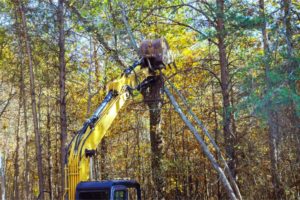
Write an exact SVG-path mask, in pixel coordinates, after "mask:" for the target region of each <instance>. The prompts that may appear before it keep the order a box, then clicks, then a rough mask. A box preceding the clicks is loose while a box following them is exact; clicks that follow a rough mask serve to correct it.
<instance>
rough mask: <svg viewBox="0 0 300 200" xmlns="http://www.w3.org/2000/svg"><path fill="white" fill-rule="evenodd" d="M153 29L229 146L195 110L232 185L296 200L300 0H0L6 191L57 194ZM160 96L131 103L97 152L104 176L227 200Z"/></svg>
mask: <svg viewBox="0 0 300 200" xmlns="http://www.w3.org/2000/svg"><path fill="white" fill-rule="evenodd" d="M158 38H165V39H166V41H167V42H168V44H169V46H170V51H171V52H172V56H173V58H174V60H175V64H173V65H172V67H167V68H166V69H164V70H162V72H161V73H163V76H164V77H165V78H164V81H165V82H164V81H162V83H161V84H162V85H168V87H169V91H171V92H172V93H173V94H176V95H174V96H175V98H176V99H180V97H183V98H184V100H185V101H184V102H180V101H178V102H179V106H184V104H186V105H188V107H187V108H185V109H183V110H184V111H185V112H190V111H191V112H193V113H194V114H195V116H197V117H198V118H199V119H200V120H201V123H202V124H203V125H204V126H205V127H206V129H207V130H206V131H207V132H209V133H210V135H211V136H212V138H213V139H214V141H215V143H216V144H217V146H218V147H219V148H220V151H221V154H219V153H218V150H217V149H216V148H215V146H214V145H213V144H211V143H210V142H209V138H208V137H207V136H205V131H204V132H203V128H202V127H201V126H199V123H198V124H197V120H196V121H195V120H194V118H192V117H189V118H187V120H190V121H191V122H192V124H194V126H195V127H196V129H197V130H198V131H199V133H200V135H201V137H203V138H204V141H205V142H206V143H207V147H208V149H209V150H210V151H211V152H212V154H213V155H214V156H215V158H216V160H217V162H221V161H222V159H225V161H226V165H228V169H229V171H228V172H227V173H229V174H231V176H232V177H231V178H232V179H231V182H234V183H236V186H237V188H238V189H237V190H236V189H235V192H237V191H238V192H237V193H239V192H240V195H241V196H242V197H243V198H244V199H276V200H279V199H299V198H300V120H299V119H300V3H299V1H298V0H256V1H253V0H230V1H225V0H199V1H192V0H191V1H190V0H180V1H179V0H174V1H167V0H160V1H157V0H156V1H154V0H144V1H137V0H136V1H127V0H124V1H118V0H104V1H101V0H86V1H76V0H11V1H8V0H0V94H1V95H0V126H1V131H0V138H1V139H0V176H1V180H0V183H1V198H2V200H5V199H13V200H18V199H26V200H27V199H51V200H52V199H63V198H62V197H63V194H64V188H65V187H66V185H65V182H64V177H65V170H64V167H65V157H66V156H68V151H67V147H68V144H69V143H70V141H71V139H72V138H73V137H74V136H75V135H76V134H78V131H79V130H80V129H81V127H82V124H83V123H84V122H85V121H86V119H88V118H89V117H90V116H91V115H92V114H93V112H94V110H95V109H96V108H97V107H98V106H99V105H100V103H101V102H102V101H103V99H104V98H105V95H106V94H107V91H106V89H107V84H108V83H110V82H111V81H113V80H116V79H117V78H118V77H120V75H121V74H122V73H123V72H124V70H125V69H126V68H127V67H129V66H131V65H132V64H133V63H134V62H135V61H137V60H139V59H140V54H139V46H140V44H141V43H142V42H143V41H145V40H155V39H158ZM175 66H176V67H175ZM167 81H169V83H167ZM163 82H164V83H163ZM158 85H159V84H158ZM162 87H163V86H162ZM152 89H153V88H152ZM152 89H151V88H150V89H149V90H150V93H151V91H152V92H153V91H154V89H153V90H152ZM148 92H149V91H148ZM176 92H179V93H176ZM156 97H157V98H156V99H154V100H153V99H152V100H151V101H147V97H146V93H143V92H142V94H140V93H139V92H134V95H133V97H130V98H129V100H128V101H129V103H128V105H127V106H126V107H125V108H123V109H122V110H121V111H120V112H119V113H118V116H117V118H116V119H115V120H114V122H113V124H112V126H111V127H110V129H109V131H108V133H107V134H106V135H105V137H104V138H103V139H102V141H101V144H100V145H99V147H98V148H97V151H96V155H95V159H94V160H95V166H94V168H95V172H96V174H95V176H96V178H97V179H99V180H111V179H119V178H122V179H124V178H129V179H134V180H137V181H138V182H139V183H140V184H141V189H142V197H143V199H227V198H228V195H227V192H226V187H224V185H223V184H222V180H221V178H220V176H219V174H218V173H217V171H215V169H214V167H213V165H212V164H211V161H210V159H209V158H208V157H207V155H206V154H205V152H203V150H202V149H201V147H200V146H199V143H198V142H197V140H196V139H195V137H194V135H193V134H192V132H191V130H190V128H189V126H188V125H187V124H186V123H185V122H184V121H183V120H182V118H181V117H180V115H178V113H177V112H176V110H174V108H173V105H172V104H171V103H172V102H171V100H170V99H168V98H167V96H166V94H165V93H164V92H163V91H162V90H158V91H157V96H156ZM158 99H159V100H158ZM153 102H154V103H153ZM155 102H156V103H157V104H156V103H155ZM221 167H222V168H224V169H225V167H224V165H222V164H221ZM237 196H239V195H237Z"/></svg>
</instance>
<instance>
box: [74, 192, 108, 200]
mask: <svg viewBox="0 0 300 200" xmlns="http://www.w3.org/2000/svg"><path fill="white" fill-rule="evenodd" d="M79 200H109V191H108V190H102V191H87V192H80V193H79Z"/></svg>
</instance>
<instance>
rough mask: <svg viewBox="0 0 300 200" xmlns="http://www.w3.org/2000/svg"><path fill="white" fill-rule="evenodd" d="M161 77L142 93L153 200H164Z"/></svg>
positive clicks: (157, 77)
mask: <svg viewBox="0 0 300 200" xmlns="http://www.w3.org/2000/svg"><path fill="white" fill-rule="evenodd" d="M163 85H164V84H163V78H162V76H156V77H155V80H154V81H153V82H152V83H151V85H150V86H149V87H148V88H147V89H144V90H143V91H142V94H143V96H144V101H145V103H146V104H147V105H148V107H149V113H150V142H151V171H152V181H153V184H154V188H155V199H164V189H165V180H164V176H163V169H162V158H163V136H162V131H161V124H160V123H161V109H162V90H163Z"/></svg>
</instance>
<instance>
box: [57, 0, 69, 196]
mask: <svg viewBox="0 0 300 200" xmlns="http://www.w3.org/2000/svg"><path fill="white" fill-rule="evenodd" d="M64 4H65V1H64V0H59V2H58V11H57V23H58V31H59V41H58V46H59V90H60V96H59V101H60V142H61V196H63V192H64V189H65V178H64V177H65V169H64V167H65V157H66V141H67V114H66V92H65V81H66V61H65V30H64V23H65V22H64Z"/></svg>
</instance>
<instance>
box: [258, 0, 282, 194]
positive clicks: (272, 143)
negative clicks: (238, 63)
mask: <svg viewBox="0 0 300 200" xmlns="http://www.w3.org/2000/svg"><path fill="white" fill-rule="evenodd" d="M259 8H260V16H261V18H263V24H262V29H261V31H262V39H263V48H264V54H265V62H264V67H265V79H266V90H267V91H269V90H271V89H272V83H271V79H270V59H271V58H270V56H271V55H270V50H269V46H268V38H267V29H266V20H265V13H264V12H265V6H264V0H259ZM266 109H267V115H268V126H269V129H268V134H269V148H270V160H271V175H272V184H273V188H274V198H275V199H277V200H279V199H282V198H284V189H283V188H282V185H281V181H280V176H279V173H278V146H277V142H278V128H277V122H276V120H275V115H276V113H275V111H274V110H273V108H272V100H271V99H270V100H269V102H268V105H267V108H266Z"/></svg>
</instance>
